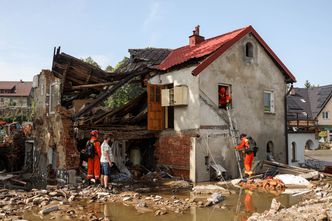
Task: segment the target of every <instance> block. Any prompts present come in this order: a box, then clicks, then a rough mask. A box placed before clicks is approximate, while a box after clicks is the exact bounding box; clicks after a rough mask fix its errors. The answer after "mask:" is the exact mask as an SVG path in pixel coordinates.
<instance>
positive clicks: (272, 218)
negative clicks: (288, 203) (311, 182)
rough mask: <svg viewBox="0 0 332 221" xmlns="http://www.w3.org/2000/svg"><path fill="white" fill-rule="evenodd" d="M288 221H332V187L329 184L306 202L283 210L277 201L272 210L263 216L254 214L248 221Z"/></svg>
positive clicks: (323, 186)
mask: <svg viewBox="0 0 332 221" xmlns="http://www.w3.org/2000/svg"><path fill="white" fill-rule="evenodd" d="M263 220H264V221H277V220H280V221H281V220H282V221H288V220H332V185H331V184H329V183H327V184H325V185H322V186H319V187H317V188H315V189H313V191H312V193H311V194H309V195H307V196H306V197H305V199H304V201H302V202H300V203H298V204H296V205H294V206H292V207H290V208H282V207H281V204H280V203H279V202H277V201H276V200H275V199H274V200H273V201H272V204H271V209H270V210H269V211H265V212H264V213H262V214H258V213H254V214H253V215H252V216H251V217H250V218H249V219H248V221H263Z"/></svg>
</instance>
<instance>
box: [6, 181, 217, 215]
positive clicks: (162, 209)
mask: <svg viewBox="0 0 332 221" xmlns="http://www.w3.org/2000/svg"><path fill="white" fill-rule="evenodd" d="M168 184H169V185H171V186H173V187H174V188H175V189H176V188H179V189H182V190H183V188H185V189H187V190H188V187H190V184H189V183H186V182H185V181H172V182H169V183H168ZM127 189H128V188H127ZM140 189H142V188H140ZM140 189H137V191H130V190H126V188H125V187H124V188H123V187H121V189H120V187H116V186H115V187H113V189H112V190H111V191H110V190H105V189H103V188H101V187H97V186H88V187H86V188H83V187H81V186H77V187H69V186H64V187H61V188H60V187H57V186H47V188H46V189H43V190H37V189H32V190H31V191H29V192H26V191H23V190H22V191H21V190H16V191H15V190H7V189H2V190H0V219H1V220H17V219H24V215H25V212H26V211H33V213H35V214H38V215H39V216H41V217H43V216H47V218H48V219H56V217H59V216H61V217H66V218H69V219H79V220H108V217H104V216H103V214H101V213H98V212H97V211H96V210H94V209H93V208H91V210H89V206H91V205H93V204H99V203H100V204H105V203H121V204H124V205H126V206H132V207H134V208H136V210H137V212H139V213H147V212H149V213H154V215H155V216H161V215H165V214H169V213H178V214H182V213H184V212H185V211H186V210H188V209H189V208H195V207H199V208H204V207H209V206H212V205H216V204H218V203H220V202H221V201H223V199H224V195H222V194H221V193H220V191H219V192H216V193H214V194H212V195H210V196H209V197H208V198H207V197H202V196H201V197H199V196H194V197H191V198H190V197H189V195H187V196H183V195H163V196H161V195H155V194H143V193H139V192H138V191H139V190H140ZM175 189H173V190H175ZM179 189H178V191H179ZM172 192H173V191H172ZM175 192H176V191H174V193H175Z"/></svg>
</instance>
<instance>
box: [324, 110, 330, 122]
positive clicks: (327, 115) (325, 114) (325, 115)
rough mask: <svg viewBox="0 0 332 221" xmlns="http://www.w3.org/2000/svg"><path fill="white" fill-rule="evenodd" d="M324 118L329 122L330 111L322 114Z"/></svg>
mask: <svg viewBox="0 0 332 221" xmlns="http://www.w3.org/2000/svg"><path fill="white" fill-rule="evenodd" d="M322 118H323V119H325V120H328V119H329V112H328V111H323V112H322Z"/></svg>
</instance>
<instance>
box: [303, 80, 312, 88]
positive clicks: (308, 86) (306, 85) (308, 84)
mask: <svg viewBox="0 0 332 221" xmlns="http://www.w3.org/2000/svg"><path fill="white" fill-rule="evenodd" d="M304 87H305V88H311V83H310V82H309V81H308V80H306V81H305V83H304Z"/></svg>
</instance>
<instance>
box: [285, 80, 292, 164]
mask: <svg viewBox="0 0 332 221" xmlns="http://www.w3.org/2000/svg"><path fill="white" fill-rule="evenodd" d="M293 87H294V86H293V83H291V87H290V88H289V90H288V91H287V93H286V94H285V100H284V103H285V105H284V106H285V137H286V164H288V158H289V156H288V127H287V125H288V121H287V96H288V95H289V94H290V92H291V91H292V90H293Z"/></svg>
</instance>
